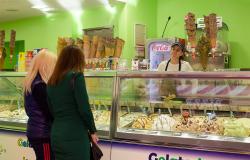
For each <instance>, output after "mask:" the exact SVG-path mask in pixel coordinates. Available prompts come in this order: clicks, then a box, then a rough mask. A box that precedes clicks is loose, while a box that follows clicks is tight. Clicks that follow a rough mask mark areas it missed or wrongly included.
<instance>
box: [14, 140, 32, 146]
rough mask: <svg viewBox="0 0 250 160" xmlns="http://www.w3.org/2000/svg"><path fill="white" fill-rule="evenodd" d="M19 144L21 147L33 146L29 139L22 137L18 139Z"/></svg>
mask: <svg viewBox="0 0 250 160" xmlns="http://www.w3.org/2000/svg"><path fill="white" fill-rule="evenodd" d="M17 145H18V146H19V147H31V145H30V143H29V141H28V140H23V139H22V138H19V139H18V140H17Z"/></svg>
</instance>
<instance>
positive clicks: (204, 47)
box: [196, 35, 211, 71]
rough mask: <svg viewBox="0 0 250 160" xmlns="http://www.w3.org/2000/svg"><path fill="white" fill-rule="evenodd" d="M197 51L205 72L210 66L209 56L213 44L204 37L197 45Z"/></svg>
mask: <svg viewBox="0 0 250 160" xmlns="http://www.w3.org/2000/svg"><path fill="white" fill-rule="evenodd" d="M196 50H197V52H198V53H199V54H200V57H199V58H200V63H201V66H202V68H203V70H204V71H205V70H206V69H207V64H208V56H209V55H208V54H209V52H210V51H211V44H210V41H209V39H208V38H207V37H206V36H204V35H202V37H201V38H200V40H199V41H198V43H197V47H196Z"/></svg>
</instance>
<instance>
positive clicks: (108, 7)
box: [99, 0, 116, 13]
mask: <svg viewBox="0 0 250 160" xmlns="http://www.w3.org/2000/svg"><path fill="white" fill-rule="evenodd" d="M99 1H100V2H101V3H102V4H104V6H105V8H106V10H107V11H109V12H110V13H115V12H116V9H115V7H113V6H111V5H110V3H109V0H99Z"/></svg>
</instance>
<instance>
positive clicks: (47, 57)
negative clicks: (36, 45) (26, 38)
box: [24, 49, 56, 160]
mask: <svg viewBox="0 0 250 160" xmlns="http://www.w3.org/2000/svg"><path fill="white" fill-rule="evenodd" d="M55 64H56V55H55V54H53V53H50V52H48V51H47V50H45V49H43V50H41V51H40V52H39V53H38V54H37V55H36V56H35V57H34V58H33V60H32V62H31V66H30V70H29V71H28V73H27V76H26V77H25V81H24V100H25V111H26V114H27V115H28V117H29V119H28V123H27V133H26V134H27V137H28V140H29V142H30V144H31V147H32V148H33V150H34V151H35V154H36V159H37V160H46V159H47V160H54V159H55V158H54V156H53V153H52V150H51V144H50V131H51V123H52V117H51V115H50V112H49V107H48V101H47V82H48V80H49V78H50V75H51V74H52V72H53V69H54V66H55Z"/></svg>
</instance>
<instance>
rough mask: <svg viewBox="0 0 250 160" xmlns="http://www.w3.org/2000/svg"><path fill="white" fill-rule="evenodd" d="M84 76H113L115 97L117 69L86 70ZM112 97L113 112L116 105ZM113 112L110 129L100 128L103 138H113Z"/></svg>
mask: <svg viewBox="0 0 250 160" xmlns="http://www.w3.org/2000/svg"><path fill="white" fill-rule="evenodd" d="M84 76H85V77H87V78H88V77H90V78H95V77H105V78H108V77H109V78H110V77H113V79H114V80H113V82H114V83H113V89H112V92H113V93H112V96H113V97H114V94H115V92H114V91H115V87H116V72H115V71H94V72H84ZM113 97H111V98H112V102H111V109H110V110H111V113H112V111H113V110H114V108H116V107H114V106H115V105H114V104H115V99H114V98H113ZM112 120H113V119H112V114H111V117H110V126H109V131H104V130H98V135H99V136H100V138H103V139H111V137H112V132H111V128H112V123H113V122H112Z"/></svg>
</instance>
